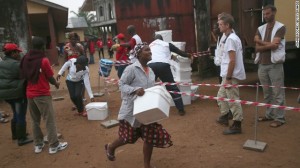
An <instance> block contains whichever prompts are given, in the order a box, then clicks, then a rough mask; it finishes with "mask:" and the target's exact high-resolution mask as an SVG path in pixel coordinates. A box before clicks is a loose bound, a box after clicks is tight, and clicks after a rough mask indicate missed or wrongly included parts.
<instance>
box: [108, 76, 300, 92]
mask: <svg viewBox="0 0 300 168" xmlns="http://www.w3.org/2000/svg"><path fill="white" fill-rule="evenodd" d="M105 81H107V82H108V83H114V82H118V81H119V80H118V79H112V78H105ZM155 84H156V85H167V86H168V85H181V86H215V87H220V86H224V87H254V88H255V87H256V85H230V84H225V85H221V84H207V83H186V82H175V83H170V82H157V83H155ZM258 86H260V87H270V88H281V89H291V90H300V88H296V87H279V86H269V85H258Z"/></svg>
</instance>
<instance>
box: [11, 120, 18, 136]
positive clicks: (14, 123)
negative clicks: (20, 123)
mask: <svg viewBox="0 0 300 168" xmlns="http://www.w3.org/2000/svg"><path fill="white" fill-rule="evenodd" d="M10 130H11V138H12V140H16V139H18V137H17V129H16V122H15V121H14V120H11V121H10Z"/></svg>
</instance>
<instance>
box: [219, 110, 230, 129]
mask: <svg viewBox="0 0 300 168" xmlns="http://www.w3.org/2000/svg"><path fill="white" fill-rule="evenodd" d="M216 122H217V123H218V124H220V125H223V126H228V125H229V121H228V113H227V114H225V115H222V116H220V117H219V118H218V119H217V120H216Z"/></svg>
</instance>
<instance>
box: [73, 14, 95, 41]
mask: <svg viewBox="0 0 300 168" xmlns="http://www.w3.org/2000/svg"><path fill="white" fill-rule="evenodd" d="M71 13H73V14H75V15H76V16H77V17H83V18H84V19H85V21H86V23H87V25H88V28H87V29H85V30H84V33H85V34H90V35H96V36H97V35H98V30H97V29H96V28H93V27H92V23H93V22H95V21H96V20H97V18H96V15H95V14H93V13H91V12H85V11H79V12H77V13H76V12H74V11H71Z"/></svg>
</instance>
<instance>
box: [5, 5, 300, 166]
mask: <svg viewBox="0 0 300 168" xmlns="http://www.w3.org/2000/svg"><path fill="white" fill-rule="evenodd" d="M275 15H276V7H274V6H272V5H267V6H265V7H264V9H263V17H264V20H265V22H266V23H265V24H264V25H262V26H260V27H258V29H257V33H256V35H255V37H254V41H255V43H256V48H255V49H256V58H255V63H257V64H259V66H258V67H259V68H258V77H259V80H260V83H261V84H262V85H268V86H277V87H274V88H270V87H263V93H264V100H265V103H269V104H276V105H281V106H283V105H284V104H285V92H284V89H282V88H280V87H283V86H284V71H283V63H284V59H285V39H284V35H285V32H286V28H285V26H284V24H283V23H280V22H278V21H276V20H275ZM233 26H234V18H233V17H232V15H230V14H228V13H221V14H219V15H218V22H217V24H216V25H215V27H214V30H215V32H217V35H216V36H215V38H214V39H215V40H216V42H217V46H216V50H215V60H214V62H215V64H216V66H219V70H220V75H219V76H220V83H221V84H222V85H221V86H220V88H219V91H218V93H217V97H223V98H229V99H235V100H239V99H240V96H239V89H238V88H236V87H227V86H224V85H227V84H238V83H239V82H240V81H241V80H245V79H246V73H245V68H244V63H243V47H242V42H241V40H240V38H239V37H238V35H237V34H236V33H235V31H234V29H233ZM127 31H128V32H127V33H128V35H129V36H130V37H131V38H130V40H129V41H126V38H125V35H124V34H122V33H119V34H118V35H117V36H116V40H117V42H116V44H113V41H112V38H108V39H107V48H108V56H109V58H113V54H114V50H115V51H116V56H115V57H116V60H117V61H131V63H132V64H131V65H129V64H128V65H120V66H118V67H117V72H118V73H117V74H118V77H119V78H120V81H119V87H120V91H121V99H122V104H121V107H120V110H119V115H118V120H119V123H120V124H119V132H118V138H116V139H115V140H114V141H113V142H112V143H108V144H106V145H105V146H104V148H105V152H106V155H107V158H108V159H109V160H110V161H114V160H116V158H115V150H116V149H117V148H118V147H120V146H123V145H125V144H128V143H135V142H136V140H137V139H138V138H141V139H142V140H143V141H144V145H143V153H144V167H145V168H149V167H151V165H150V160H151V155H152V151H153V147H170V146H172V141H171V136H170V135H169V134H168V132H167V131H166V130H165V129H163V127H162V125H160V124H158V123H156V122H155V123H151V124H149V125H143V124H141V123H140V122H139V121H138V120H136V119H135V117H134V116H133V100H134V97H136V96H143V95H144V93H145V91H144V89H147V88H149V87H152V86H154V84H155V81H156V80H157V78H159V79H160V80H161V81H162V82H171V83H174V77H173V75H172V72H171V69H170V60H171V59H172V54H171V52H174V53H176V54H178V55H181V56H183V57H187V58H190V59H193V57H192V55H191V54H189V53H186V52H183V51H181V50H180V49H178V48H177V47H175V46H174V45H173V44H172V43H168V42H165V41H164V40H163V37H162V36H161V35H159V34H156V35H155V36H154V40H153V42H151V43H150V44H149V45H148V44H147V43H145V42H143V41H142V39H141V37H140V36H139V35H138V34H137V32H136V29H135V27H134V26H133V25H130V26H128V28H127ZM79 41H80V39H79V36H78V34H76V33H70V34H69V42H68V43H66V44H65V46H64V58H65V63H64V65H63V66H62V68H61V69H60V70H59V72H58V73H57V74H56V77H55V74H54V73H53V70H52V67H51V66H50V62H49V60H48V58H47V57H46V55H45V52H44V48H45V42H44V41H43V39H42V38H39V37H34V38H33V39H32V49H31V50H30V51H29V52H28V53H27V54H26V55H25V56H24V57H23V58H22V59H21V57H20V52H22V50H21V49H20V48H19V47H18V46H17V45H16V44H14V43H7V44H5V46H4V48H3V50H4V52H5V55H6V57H5V58H4V59H3V61H1V62H0V99H3V100H5V101H6V102H7V103H9V104H10V106H11V109H12V111H13V119H12V120H11V132H12V139H17V140H18V145H20V146H21V145H25V144H28V143H31V142H34V152H35V153H40V152H42V150H43V148H44V146H45V143H44V141H43V133H42V130H41V128H40V123H41V118H43V119H44V120H45V124H46V130H47V135H48V139H49V153H50V154H54V153H56V152H58V151H61V150H64V149H65V148H66V147H67V146H68V143H67V142H60V141H59V140H58V137H57V131H56V124H55V113H54V110H53V105H52V98H51V93H50V85H49V84H52V85H54V86H55V87H56V88H59V86H60V82H59V80H60V78H61V77H62V76H64V73H65V72H66V71H67V73H68V74H67V75H66V85H67V88H68V91H69V95H70V99H71V101H72V103H73V104H74V107H73V109H74V110H75V109H77V112H76V113H75V115H78V116H83V117H86V116H87V113H86V111H85V109H84V106H83V101H84V95H85V90H86V91H87V94H88V95H89V97H90V101H91V102H93V101H95V100H94V97H93V93H92V89H91V85H90V79H89V71H90V69H89V67H88V64H94V63H95V62H94V53H95V52H96V50H97V51H98V53H99V59H103V58H105V57H104V49H103V48H104V42H103V41H102V38H98V39H90V40H89V41H88V42H87V47H84V46H83V45H81V44H80V43H79ZM85 48H87V49H88V52H87V51H86V50H85ZM86 53H88V54H86ZM101 55H102V56H101ZM166 89H167V90H168V91H175V92H178V91H179V89H178V87H177V86H176V85H170V86H166ZM171 96H172V98H173V101H174V103H175V105H176V108H177V109H178V113H179V115H181V116H183V115H185V113H186V111H185V110H184V105H183V102H182V98H181V95H179V94H171ZM298 102H300V95H299V98H298ZM27 106H28V107H29V111H30V116H31V122H32V126H33V130H32V132H33V139H31V138H29V137H28V134H27V130H26V111H27ZM218 106H219V109H220V116H219V117H218V118H217V120H216V122H217V123H218V124H220V125H223V126H226V127H228V129H226V130H224V132H223V134H224V135H231V134H241V133H242V121H243V110H242V106H241V104H240V103H237V102H225V101H218ZM0 117H1V118H0V119H1V120H0V121H1V122H3V123H4V122H8V120H7V117H8V115H7V114H4V113H0ZM230 120H233V122H232V125H230V126H229V123H230ZM258 121H260V122H265V121H270V127H273V128H276V127H280V126H281V125H283V124H284V123H285V122H286V119H285V111H284V110H282V109H274V108H269V107H267V109H266V113H265V116H261V117H259V118H258Z"/></svg>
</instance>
